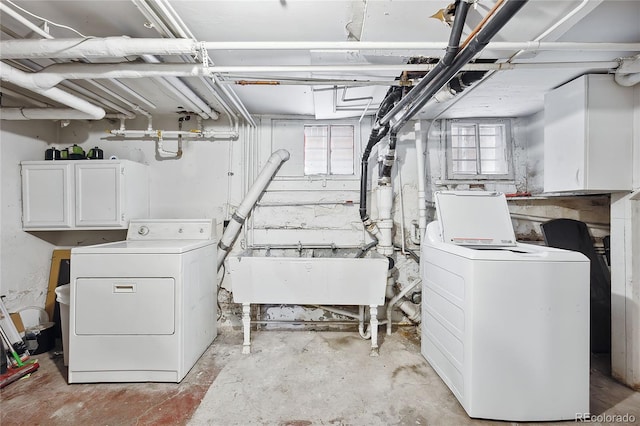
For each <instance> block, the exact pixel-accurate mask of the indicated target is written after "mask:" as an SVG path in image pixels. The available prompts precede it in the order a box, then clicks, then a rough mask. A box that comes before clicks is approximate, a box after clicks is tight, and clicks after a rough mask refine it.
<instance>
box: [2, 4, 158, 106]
mask: <svg viewBox="0 0 640 426" xmlns="http://www.w3.org/2000/svg"><path fill="white" fill-rule="evenodd" d="M0 10H2V11H3V12H6V13H7V14H9V15H10V16H12V17H13V18H14V19H16V20H17V21H18V22H20V23H22V24H23V25H24V26H26V27H27V28H28V29H30V30H31V31H33V32H35V33H36V34H38V35H40V36H42V37H44V38H45V39H53V38H54V37H53V36H52V35H51V34H49V33H48V32H46V31H44V30H42V29H41V28H40V27H38V26H37V25H35V24H34V23H33V22H31V21H29V20H28V19H26V18H25V17H23V16H22V15H21V14H20V13H18V12H16V11H14V10H13V9H11V8H9V7H7V6H4V5H2V4H0ZM90 83H91V84H93V85H94V86H96V87H99V88H100V89H101V90H103V91H104V92H105V93H107V94H108V95H111V96H113V97H115V98H116V99H118V100H120V101H126V99H124V98H122V97H121V96H120V95H118V94H117V93H115V92H113V91H112V90H109V89H107V88H106V87H104V86H103V85H101V84H99V83H97V82H90ZM111 83H113V84H115V85H117V86H118V87H119V88H120V89H122V90H124V91H125V92H126V93H128V94H129V95H131V96H133V97H135V98H137V99H138V100H140V101H142V102H143V103H146V104H147V106H150V107H151V108H154V109H155V105H153V104H152V103H150V102H149V101H148V100H146V99H145V98H144V97H142V96H141V95H140V94H138V93H136V92H135V91H133V90H132V89H130V88H128V87H127V86H125V85H124V84H122V83H120V82H119V81H117V80H111ZM75 90H77V88H76V89H75ZM90 97H91V98H92V99H96V100H98V101H99V102H101V103H103V104H104V105H107V106H111V105H113V103H111V102H109V103H107V102H106V100H105V99H104V98H98V97H97V96H90ZM126 103H127V104H131V103H130V102H128V101H126ZM110 104H111V105H110ZM114 109H115V110H116V111H119V112H121V113H123V114H125V115H128V116H129V118H132V117H135V115H133V114H131V113H130V112H129V111H126V110H123V109H121V108H114ZM135 110H136V111H139V112H140V113H142V114H144V115H147V116H148V115H149V113H147V112H146V111H144V110H142V109H141V108H139V107H137V108H135ZM54 119H55V118H54Z"/></svg>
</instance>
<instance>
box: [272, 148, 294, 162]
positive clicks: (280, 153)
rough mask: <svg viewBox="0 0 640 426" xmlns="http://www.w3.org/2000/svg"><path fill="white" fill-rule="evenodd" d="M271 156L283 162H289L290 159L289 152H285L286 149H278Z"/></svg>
mask: <svg viewBox="0 0 640 426" xmlns="http://www.w3.org/2000/svg"><path fill="white" fill-rule="evenodd" d="M272 155H273V156H278V157H280V160H281V161H283V162H284V161H289V158H291V154H289V151H287V150H286V149H279V150H277V151H276V152H274V153H273V154H272Z"/></svg>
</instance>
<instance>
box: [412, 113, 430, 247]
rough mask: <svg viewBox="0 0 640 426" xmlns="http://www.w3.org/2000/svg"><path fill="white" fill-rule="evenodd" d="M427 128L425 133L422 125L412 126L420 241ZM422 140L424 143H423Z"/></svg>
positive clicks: (423, 221)
mask: <svg viewBox="0 0 640 426" xmlns="http://www.w3.org/2000/svg"><path fill="white" fill-rule="evenodd" d="M429 127H430V126H427V128H426V132H424V133H423V132H422V124H421V123H420V121H416V123H415V124H414V131H415V138H416V169H417V174H418V179H417V180H418V229H420V235H419V236H418V238H419V240H418V241H421V240H420V239H422V237H423V235H424V231H425V230H426V229H427V204H426V196H425V169H424V153H425V143H426V139H427V138H428V137H429V135H428V132H429ZM423 140H424V141H423Z"/></svg>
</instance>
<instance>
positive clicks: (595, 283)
mask: <svg viewBox="0 0 640 426" xmlns="http://www.w3.org/2000/svg"><path fill="white" fill-rule="evenodd" d="M540 227H541V228H542V234H543V235H544V241H545V244H546V245H547V246H549V247H556V248H561V249H566V250H573V251H579V252H580V253H582V254H584V255H585V256H587V257H588V258H589V260H590V261H591V266H590V276H591V277H590V278H591V285H590V289H591V290H590V293H591V328H590V331H591V332H590V335H591V352H595V353H610V352H611V274H610V272H609V269H608V268H607V266H606V264H605V263H604V260H603V259H602V256H600V255H598V254H597V253H596V250H595V248H594V246H593V240H592V239H591V235H590V234H589V229H588V228H587V225H586V224H585V223H584V222H580V221H578V220H573V219H554V220H550V221H548V222H545V223H543V224H542V225H540Z"/></svg>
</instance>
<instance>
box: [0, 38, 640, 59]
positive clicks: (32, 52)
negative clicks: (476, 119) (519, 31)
mask: <svg viewBox="0 0 640 426" xmlns="http://www.w3.org/2000/svg"><path fill="white" fill-rule="evenodd" d="M200 47H204V48H205V49H206V50H353V51H358V50H444V49H446V47H447V43H446V42H362V41H360V42H350V41H346V42H337V41H336V42H322V41H320V42H295V41H293V42H286V41H276V42H270V41H265V42H260V41H257V42H218V41H214V42H206V41H205V42H202V43H198V42H197V41H196V40H193V39H185V38H174V39H171V38H159V39H156V38H129V37H124V36H122V37H103V38H68V39H60V38H59V39H52V40H25V39H23V40H6V41H2V42H0V59H29V58H32V59H33V58H65V59H78V58H86V59H89V58H106V57H110V58H122V57H125V56H140V55H194V54H196V53H197V51H198V50H199V48H200ZM486 50H507V51H509V50H517V51H520V50H523V51H531V50H544V51H573V52H575V51H614V52H637V51H640V43H598V42H596V43H588V42H543V41H525V42H500V41H498V42H490V43H488V44H487V47H486Z"/></svg>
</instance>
